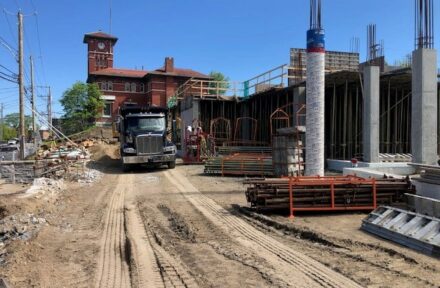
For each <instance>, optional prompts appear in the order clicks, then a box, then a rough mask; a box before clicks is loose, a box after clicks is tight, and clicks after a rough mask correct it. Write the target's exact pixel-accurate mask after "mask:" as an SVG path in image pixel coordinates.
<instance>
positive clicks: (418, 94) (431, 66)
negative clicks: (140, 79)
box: [411, 48, 438, 164]
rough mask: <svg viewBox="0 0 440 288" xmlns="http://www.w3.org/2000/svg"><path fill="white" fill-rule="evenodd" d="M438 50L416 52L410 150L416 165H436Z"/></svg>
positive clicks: (413, 74) (414, 58)
mask: <svg viewBox="0 0 440 288" xmlns="http://www.w3.org/2000/svg"><path fill="white" fill-rule="evenodd" d="M437 106H438V104H437V51H436V50H434V49H425V48H419V49H417V50H415V51H414V52H413V63H412V111H411V112H412V115H411V151H412V155H413V162H415V163H422V164H437V160H438V156H437V111H438V110H437Z"/></svg>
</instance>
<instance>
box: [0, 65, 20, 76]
mask: <svg viewBox="0 0 440 288" xmlns="http://www.w3.org/2000/svg"><path fill="white" fill-rule="evenodd" d="M0 67H2V68H3V69H5V70H6V71H8V72H10V73H12V75H15V76H18V75H17V73H15V72H13V71H12V70H10V69H8V68H7V67H5V66H3V65H2V64H0Z"/></svg>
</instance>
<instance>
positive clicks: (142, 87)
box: [140, 83, 145, 92]
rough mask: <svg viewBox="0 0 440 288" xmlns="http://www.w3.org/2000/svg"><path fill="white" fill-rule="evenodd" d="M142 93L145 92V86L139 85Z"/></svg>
mask: <svg viewBox="0 0 440 288" xmlns="http://www.w3.org/2000/svg"><path fill="white" fill-rule="evenodd" d="M144 91H145V85H144V83H141V87H140V92H144Z"/></svg>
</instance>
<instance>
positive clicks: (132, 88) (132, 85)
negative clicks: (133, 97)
mask: <svg viewBox="0 0 440 288" xmlns="http://www.w3.org/2000/svg"><path fill="white" fill-rule="evenodd" d="M131 92H136V83H131Z"/></svg>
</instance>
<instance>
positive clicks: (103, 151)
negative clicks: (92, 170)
mask: <svg viewBox="0 0 440 288" xmlns="http://www.w3.org/2000/svg"><path fill="white" fill-rule="evenodd" d="M89 151H90V152H91V153H92V160H94V161H97V162H101V163H106V162H114V161H115V160H119V159H120V153H119V146H118V145H117V144H106V143H97V144H95V145H94V146H92V147H90V148H89Z"/></svg>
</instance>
